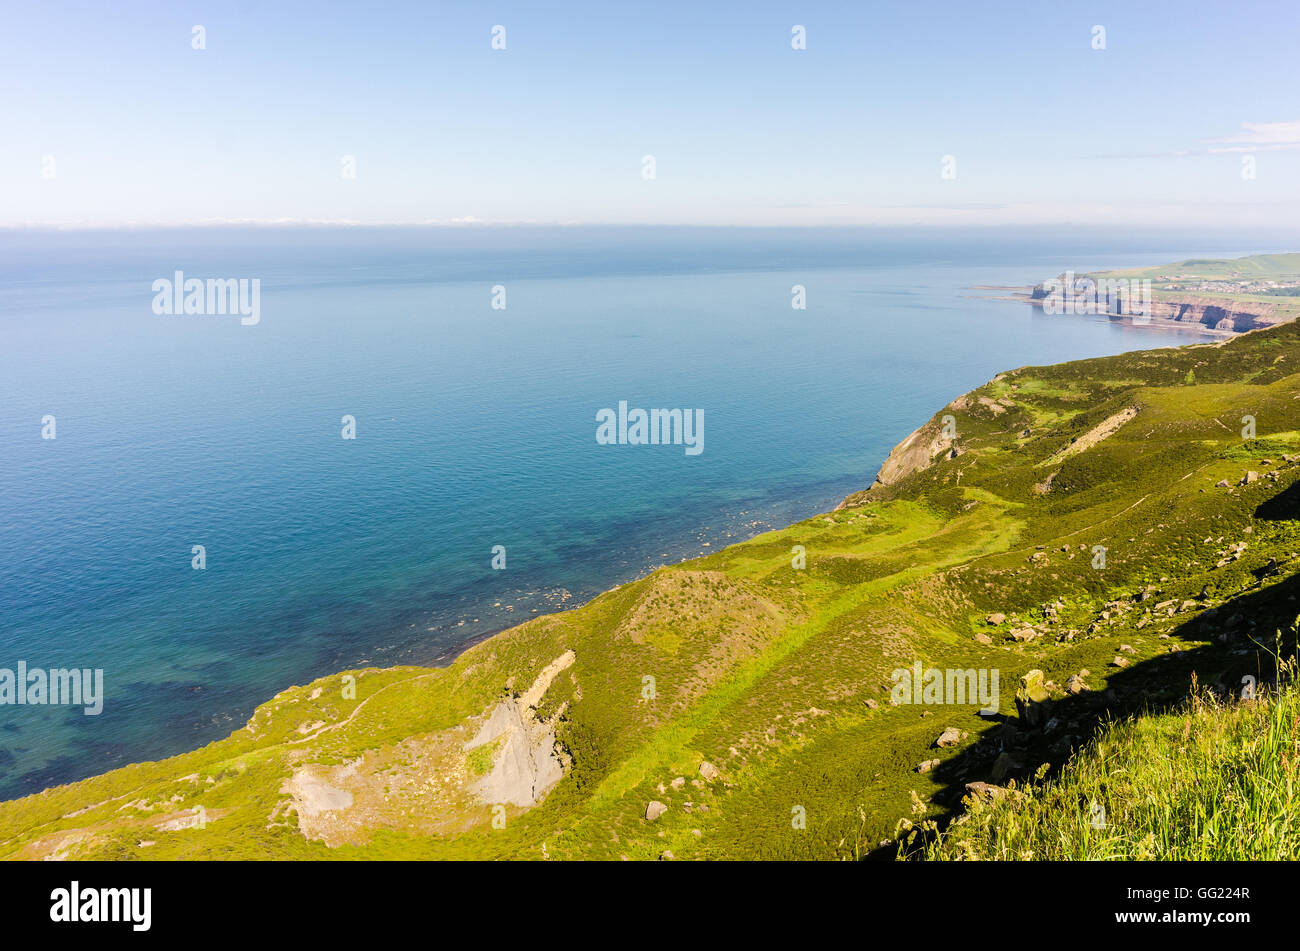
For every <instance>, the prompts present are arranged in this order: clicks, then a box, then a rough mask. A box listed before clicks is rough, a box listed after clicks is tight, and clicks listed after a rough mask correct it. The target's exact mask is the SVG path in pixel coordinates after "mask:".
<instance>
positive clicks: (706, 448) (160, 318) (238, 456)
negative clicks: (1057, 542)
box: [0, 225, 1300, 799]
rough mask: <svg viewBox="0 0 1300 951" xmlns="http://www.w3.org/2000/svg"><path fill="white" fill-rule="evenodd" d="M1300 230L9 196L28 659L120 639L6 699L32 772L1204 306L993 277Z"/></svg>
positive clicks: (1163, 257)
mask: <svg viewBox="0 0 1300 951" xmlns="http://www.w3.org/2000/svg"><path fill="white" fill-rule="evenodd" d="M1297 244H1300V241H1298V240H1297V239H1296V237H1295V236H1294V235H1280V234H1279V235H1260V234H1235V233H1225V234H1221V235H1215V234H1194V235H1189V234H1185V233H1155V232H1142V231H1128V232H1123V233H1119V234H1116V233H1113V232H1112V233H1107V232H1103V231H1100V230H1088V229H1086V228H1079V227H1073V226H1070V227H1066V226H1062V227H1059V228H1048V227H1042V228H1020V229H1012V228H985V229H961V228H946V229H940V228H931V229H919V228H917V229H906V228H888V229H886V228H771V229H762V228H752V229H747V228H677V227H631V226H627V227H620V226H560V225H529V226H522V225H521V226H513V227H505V226H478V225H465V226H455V227H424V228H417V227H407V228H402V227H360V226H351V227H348V226H316V227H304V226H287V225H286V226H250V227H240V226H210V227H195V228H187V229H174V230H167V229H147V228H141V229H134V230H133V229H120V230H77V229H67V230H42V229H11V230H5V231H0V670H4V669H8V670H16V669H17V667H18V665H19V663H23V664H25V665H26V667H27V668H28V669H29V670H30V669H33V668H39V669H44V670H50V669H55V668H77V669H84V670H102V672H103V674H102V676H103V696H102V709H101V710H100V712H99V713H97V714H87V713H86V712H85V709H84V707H82V706H74V705H68V704H64V705H50V704H25V705H21V706H20V705H17V704H0V798H6V799H7V798H13V797H17V796H22V795H26V794H28V793H32V792H37V791H39V790H41V789H43V788H45V787H47V786H50V785H54V784H59V783H66V782H69V781H73V780H76V779H80V778H83V777H85V776H89V775H93V774H96V773H100V772H103V771H105V770H108V769H112V768H114V767H117V766H121V765H124V764H127V763H131V762H136V761H141V760H156V759H160V758H163V757H166V756H169V755H172V754H176V753H180V752H183V751H186V750H189V749H193V748H195V747H197V746H200V745H202V744H204V743H207V742H210V741H212V740H215V739H219V738H221V737H223V736H225V735H227V734H229V733H230V732H231V731H233V730H235V729H238V728H239V727H241V726H242V725H243V724H244V722H245V721H246V720H247V718H248V717H249V715H250V714H251V712H252V711H253V709H254V708H255V707H256V706H257V705H258V704H259V703H262V702H265V701H266V700H268V699H269V698H270V697H272V696H273V695H274V694H276V693H277V692H279V691H280V690H283V689H284V688H286V687H289V686H291V685H294V684H303V683H306V682H308V681H310V680H312V679H314V678H316V677H320V676H323V675H325V674H329V673H331V672H334V671H338V670H344V669H350V668H356V667H365V666H393V665H399V664H420V665H432V664H446V663H448V662H449V661H450V660H451V659H453V658H454V657H455V656H456V655H457V654H458V653H459V652H460V651H462V650H463V649H464V648H465V647H466V646H468V645H470V644H472V643H474V642H476V641H478V640H481V639H482V638H484V637H486V636H488V635H490V634H492V633H494V632H496V631H500V630H503V629H505V628H507V627H510V626H512V625H515V624H518V623H521V622H523V621H525V620H527V619H529V618H531V617H536V616H537V615H538V614H542V613H548V612H554V611H563V610H569V609H572V608H573V607H576V606H578V605H580V604H582V603H583V602H584V601H586V600H589V599H590V598H592V597H593V596H595V595H596V594H598V593H600V592H601V591H603V590H606V589H608V588H610V587H613V586H615V585H618V584H621V583H624V582H627V581H629V580H632V579H635V578H637V577H639V576H642V575H644V574H645V573H647V572H649V571H651V570H653V569H654V568H655V567H657V566H659V565H663V564H671V563H675V562H679V561H681V560H682V559H685V558H691V557H695V556H698V555H700V554H704V553H708V552H710V551H717V550H718V549H719V548H721V547H722V546H725V545H727V544H731V543H734V542H737V541H741V540H743V539H746V538H749V537H752V536H753V535H755V534H758V533H760V532H763V531H767V530H770V529H772V528H777V527H781V526H784V525H788V524H790V523H792V522H795V521H798V520H800V519H804V518H808V517H810V516H812V515H815V514H817V513H819V512H823V511H827V510H829V509H831V508H833V507H834V506H835V505H836V504H837V503H838V502H839V501H840V500H841V499H842V498H843V497H844V496H845V495H847V494H848V493H850V492H853V491H855V490H858V489H862V488H865V487H866V486H868V485H870V483H871V482H872V480H873V477H874V475H875V472H876V470H877V468H878V467H879V465H880V463H881V461H882V460H883V459H884V458H885V456H886V455H887V454H888V452H889V450H890V448H891V447H892V446H894V445H895V444H896V443H898V441H899V440H901V439H902V438H904V437H905V436H906V435H907V434H908V433H909V432H910V431H911V430H913V429H914V428H916V427H917V426H918V425H920V424H921V423H922V422H924V421H925V420H926V419H928V418H929V417H930V416H931V415H932V414H933V413H934V412H935V411H937V410H938V409H939V408H940V407H941V406H943V405H944V404H945V403H947V402H948V401H949V400H951V399H952V398H954V397H955V396H957V395H959V394H961V393H963V392H965V391H967V390H969V389H971V388H973V387H976V386H978V385H980V384H981V383H983V382H984V381H986V380H988V379H989V378H990V377H992V376H994V375H995V374H997V373H998V372H1000V371H1002V370H1006V369H1009V368H1013V367H1019V366H1023V365H1036V364H1049V363H1056V362H1060V361H1064V360H1073V359H1078V358H1083V357H1092V356H1099V355H1103V354H1113V353H1118V352H1122V351H1127V350H1134V349H1144V348H1152V347H1166V346H1177V345H1181V344H1186V343H1192V342H1197V341H1198V340H1203V339H1205V338H1203V337H1201V336H1200V335H1198V334H1197V333H1196V332H1194V331H1188V332H1180V331H1168V330H1160V329H1154V328H1150V327H1135V326H1131V325H1126V324H1123V323H1119V322H1115V321H1112V320H1110V319H1107V318H1105V317H1086V316H1050V315H1045V314H1043V313H1042V312H1041V311H1039V310H1036V309H1034V308H1032V307H1030V306H1028V305H1027V304H1024V303H1019V302H1015V301H1012V300H1006V299H1000V298H1002V297H1004V296H1005V292H998V291H994V290H988V289H980V288H989V287H1011V286H1022V287H1023V286H1027V285H1029V284H1032V283H1034V282H1037V281H1040V280H1043V279H1045V278H1048V277H1052V276H1055V275H1057V274H1059V273H1061V272H1063V271H1065V270H1074V271H1076V272H1082V271H1089V270H1096V269H1100V268H1111V267H1131V266H1139V265H1148V264H1159V263H1164V262H1171V261H1175V260H1179V259H1184V258H1189V257H1223V256H1233V255H1240V254H1248V253H1254V252H1266V251H1283V250H1295V248H1296V246H1297ZM178 275H180V277H179V278H178ZM178 279H179V280H180V281H181V282H182V285H183V284H184V281H186V280H190V279H197V280H200V281H207V280H209V279H212V280H223V281H225V280H230V281H235V282H239V281H245V282H249V283H247V284H245V288H246V289H248V290H250V291H251V289H252V288H253V287H254V286H255V287H256V289H257V304H258V308H257V313H256V318H257V319H256V321H251V320H245V319H241V316H240V315H238V314H230V313H226V314H221V313H188V314H187V313H183V312H182V313H174V312H173V313H168V312H167V311H168V310H169V309H170V310H175V308H169V307H167V306H162V307H160V306H159V303H158V301H159V297H160V294H164V295H165V292H160V291H159V290H158V288H159V287H165V286H166V285H165V284H160V283H159V282H167V281H175V280H178ZM253 281H256V282H257V283H256V285H253V284H252V282H253ZM169 300H170V298H169ZM207 303H208V302H207V300H206V297H204V298H203V301H202V305H201V306H200V305H198V304H196V308H195V309H202V308H205V307H206V306H207ZM799 305H802V306H799ZM212 309H218V308H212ZM181 310H182V311H183V310H184V308H183V307H182V308H181ZM160 311H161V312H160ZM620 403H624V404H626V407H627V408H628V409H629V411H630V410H632V409H637V408H644V409H647V410H648V409H652V408H662V409H680V410H682V411H683V413H691V414H693V415H692V418H693V419H699V420H700V421H702V430H701V435H702V440H701V442H700V444H699V445H700V446H701V447H702V451H699V452H698V453H691V452H687V451H686V448H687V447H686V446H684V445H681V444H676V443H674V442H672V441H664V442H661V443H660V444H658V445H649V444H636V443H634V442H632V441H622V442H620V441H617V440H616V441H614V442H613V443H608V441H606V443H602V442H599V441H598V440H597V438H596V436H597V415H598V414H599V413H600V412H601V411H602V410H612V411H614V412H617V411H618V408H619V405H620ZM349 421H350V422H349ZM349 430H350V436H351V438H348V437H349ZM50 436H53V438H49V437H50Z"/></svg>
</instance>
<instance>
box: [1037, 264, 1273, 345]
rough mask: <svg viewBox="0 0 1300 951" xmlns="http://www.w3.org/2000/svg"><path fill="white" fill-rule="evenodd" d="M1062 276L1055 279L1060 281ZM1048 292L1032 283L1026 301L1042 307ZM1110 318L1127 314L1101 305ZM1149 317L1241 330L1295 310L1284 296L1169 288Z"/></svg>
mask: <svg viewBox="0 0 1300 951" xmlns="http://www.w3.org/2000/svg"><path fill="white" fill-rule="evenodd" d="M1064 278H1065V275H1061V276H1060V277H1058V278H1057V281H1058V282H1061V281H1064ZM1051 293H1052V291H1051V289H1049V288H1048V287H1047V282H1044V283H1042V284H1039V285H1037V286H1035V287H1034V288H1033V289H1032V290H1031V291H1030V293H1029V300H1030V303H1032V304H1035V305H1036V306H1039V307H1042V306H1044V304H1045V302H1046V301H1047V298H1048V297H1049V296H1050V295H1051ZM1100 312H1104V313H1107V314H1109V315H1110V316H1113V317H1128V316H1131V315H1129V314H1125V313H1124V312H1123V309H1122V307H1121V306H1114V305H1107V306H1103V307H1102V308H1101V311H1100ZM1150 316H1151V318H1152V319H1153V320H1164V321H1174V322H1177V323H1180V324H1198V325H1200V326H1201V327H1203V328H1204V329H1206V330H1215V331H1220V332H1224V333H1245V332H1246V331H1248V330H1259V329H1260V328H1262V327H1274V326H1276V325H1278V324H1284V323H1287V322H1288V321H1290V320H1294V319H1295V316H1296V314H1295V311H1294V310H1293V309H1292V308H1291V307H1290V306H1289V302H1288V301H1287V299H1285V298H1281V299H1279V300H1278V301H1277V303H1273V302H1264V301H1249V300H1237V299H1234V298H1232V297H1227V296H1218V297H1216V296H1213V295H1203V294H1184V293H1177V292H1173V291H1164V292H1156V294H1155V295H1154V296H1153V299H1152V301H1151V313H1150Z"/></svg>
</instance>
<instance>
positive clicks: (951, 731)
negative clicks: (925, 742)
mask: <svg viewBox="0 0 1300 951" xmlns="http://www.w3.org/2000/svg"><path fill="white" fill-rule="evenodd" d="M965 737H966V734H965V733H964V732H963V731H961V730H959V729H957V728H956V727H955V726H950V727H946V728H945V729H944V731H943V732H942V733H940V734H939V738H938V739H937V740H935V741H934V745H935V746H939V747H947V746H956V745H957V744H958V743H960V742H961V741H962V740H963V739H964V738H965Z"/></svg>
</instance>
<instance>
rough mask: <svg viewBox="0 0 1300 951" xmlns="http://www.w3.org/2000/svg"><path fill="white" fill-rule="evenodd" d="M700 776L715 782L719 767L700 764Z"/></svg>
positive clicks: (707, 763) (872, 701)
mask: <svg viewBox="0 0 1300 951" xmlns="http://www.w3.org/2000/svg"><path fill="white" fill-rule="evenodd" d="M867 705H868V706H870V707H872V708H875V706H876V703H875V701H874V700H869V701H867ZM700 775H701V776H702V777H704V779H706V780H709V781H712V780H714V779H717V778H718V767H716V766H714V765H713V764H712V763H710V762H709V761H708V760H705V761H704V762H703V763H701V764H700Z"/></svg>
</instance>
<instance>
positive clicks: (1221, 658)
mask: <svg viewBox="0 0 1300 951" xmlns="http://www.w3.org/2000/svg"><path fill="white" fill-rule="evenodd" d="M1294 489H1295V487H1292V488H1291V489H1287V490H1286V491H1285V492H1282V493H1281V494H1280V495H1279V496H1277V497H1275V498H1274V499H1272V500H1270V501H1269V502H1267V503H1265V504H1264V505H1262V506H1260V509H1261V513H1259V514H1258V517H1260V518H1268V517H1270V516H1269V515H1265V514H1262V510H1263V509H1265V508H1268V507H1270V506H1272V507H1273V508H1272V509H1271V510H1272V511H1280V510H1283V509H1284V508H1285V509H1286V510H1290V509H1289V508H1287V507H1289V506H1292V505H1300V493H1297V492H1296V491H1294ZM1271 517H1282V518H1288V517H1295V516H1287V515H1282V516H1277V515H1274V516H1271ZM1260 573H1261V572H1256V575H1257V578H1258V576H1259V575H1260ZM1268 580H1269V581H1271V580H1272V579H1268ZM1262 584H1263V579H1259V580H1257V581H1256V582H1255V584H1254V585H1252V587H1251V588H1249V589H1247V590H1246V591H1244V592H1242V593H1241V594H1239V595H1238V596H1237V597H1234V598H1231V599H1229V600H1228V601H1225V602H1223V603H1222V604H1220V605H1218V606H1217V607H1214V608H1211V609H1209V610H1207V611H1204V612H1202V613H1201V614H1199V615H1198V616H1197V617H1195V618H1193V619H1190V620H1188V621H1185V622H1184V623H1182V624H1180V625H1179V626H1178V627H1177V628H1175V629H1174V630H1173V631H1172V632H1170V635H1169V638H1168V640H1163V639H1162V640H1159V641H1158V642H1157V643H1159V644H1161V645H1167V646H1179V647H1182V644H1183V643H1184V642H1187V641H1195V642H1201V641H1210V642H1211V643H1210V644H1209V645H1205V644H1200V643H1198V645H1197V646H1195V647H1190V648H1182V649H1180V650H1179V651H1177V652H1172V651H1170V652H1167V653H1164V654H1160V655H1158V656H1155V657H1151V658H1149V659H1147V660H1143V661H1135V662H1133V664H1132V666H1130V667H1126V668H1124V669H1122V670H1119V672H1118V673H1115V674H1113V675H1112V676H1111V677H1110V680H1109V683H1108V685H1107V688H1106V689H1105V690H1104V691H1097V692H1093V691H1085V692H1083V693H1080V694H1078V695H1075V696H1070V695H1067V696H1065V697H1064V698H1060V699H1056V700H1054V701H1053V702H1052V703H1051V704H1050V706H1049V707H1048V709H1047V710H1046V711H1045V722H1044V723H1042V724H1040V725H1039V726H1037V727H1031V726H1030V725H1028V724H1027V723H1025V722H1023V721H1022V719H1021V717H1020V716H1017V715H999V716H997V717H994V718H993V720H994V721H995V725H994V726H992V727H989V726H987V724H986V721H985V718H982V717H980V716H979V715H978V714H977V713H976V712H975V710H974V708H973V707H972V708H961V711H962V712H959V713H957V714H956V715H955V716H952V717H947V718H944V717H940V716H935V717H934V719H933V722H934V724H935V725H936V727H937V729H936V731H935V735H936V736H937V735H938V734H939V732H940V731H941V730H942V729H943V728H944V727H945V726H948V725H953V726H958V727H959V728H961V729H964V730H968V731H970V732H971V733H972V734H975V733H976V732H977V731H980V730H983V731H984V732H983V735H982V736H980V738H979V739H978V740H977V741H976V742H975V743H973V744H972V745H970V746H969V747H967V748H966V749H964V750H963V751H962V752H961V753H960V754H958V755H957V756H954V757H953V758H951V759H948V760H945V761H944V762H943V763H942V764H940V765H939V766H938V767H936V768H935V770H934V774H933V775H934V778H935V779H936V780H937V781H938V782H939V783H940V785H941V786H942V789H941V790H940V791H939V792H938V793H937V794H936V795H935V796H934V797H933V802H934V804H935V805H938V806H940V807H941V808H942V809H943V812H942V813H941V815H939V816H936V817H933V818H935V819H936V820H937V821H938V823H939V827H940V828H941V829H942V828H944V827H946V826H947V824H948V823H949V822H951V821H952V820H953V819H954V818H956V817H957V816H958V815H960V814H961V813H962V812H963V811H964V807H963V806H962V799H963V798H964V797H965V796H966V795H967V789H966V784H967V783H974V782H985V783H994V779H995V778H994V770H995V766H997V765H1000V766H1001V767H1003V768H1007V767H1008V766H1009V768H1008V770H1007V772H1006V773H1005V774H1004V775H1002V776H1000V777H998V778H999V780H1000V782H1001V783H1003V784H1005V782H1006V781H1007V779H1011V778H1014V779H1015V780H1016V782H1017V783H1018V784H1024V783H1025V782H1026V781H1028V780H1031V779H1033V777H1034V776H1035V774H1036V773H1037V771H1038V770H1039V768H1041V767H1042V766H1043V764H1044V763H1046V764H1048V767H1047V771H1046V773H1045V774H1044V775H1045V778H1051V777H1052V776H1054V775H1055V774H1056V773H1058V772H1059V771H1060V768H1061V767H1062V766H1063V765H1064V763H1065V762H1066V760H1067V759H1068V758H1069V756H1070V754H1071V752H1072V751H1073V750H1074V749H1077V748H1078V747H1080V746H1082V745H1083V744H1085V743H1087V742H1088V741H1089V740H1090V739H1092V738H1093V737H1094V736H1095V735H1096V734H1097V733H1098V732H1099V731H1100V730H1101V729H1102V728H1103V726H1104V725H1105V724H1106V723H1107V722H1108V721H1110V720H1115V719H1123V718H1125V717H1131V716H1135V715H1138V714H1143V713H1159V712H1162V711H1167V710H1170V709H1172V708H1174V707H1176V706H1177V705H1179V704H1180V703H1182V701H1183V700H1184V699H1185V698H1186V697H1187V696H1188V693H1189V689H1190V687H1191V684H1192V674H1193V672H1195V675H1196V682H1197V683H1198V684H1199V685H1201V686H1202V687H1206V688H1208V689H1210V690H1213V691H1214V692H1215V693H1216V694H1217V695H1219V696H1220V697H1225V698H1226V697H1227V696H1229V695H1233V696H1237V695H1240V692H1241V689H1242V682H1243V681H1242V678H1243V677H1244V676H1246V675H1249V676H1251V677H1254V678H1255V681H1256V683H1258V684H1261V685H1263V684H1269V683H1271V682H1272V681H1273V680H1274V679H1275V674H1276V670H1275V666H1274V660H1273V655H1274V654H1280V655H1281V656H1284V657H1286V656H1293V655H1294V651H1295V648H1296V644H1295V634H1294V631H1295V627H1294V625H1295V623H1296V618H1297V615H1300V573H1298V574H1293V575H1291V576H1290V577H1288V578H1286V579H1285V580H1283V581H1281V582H1278V583H1276V584H1270V585H1269V586H1268V587H1263V586H1262ZM1166 597H1172V595H1166ZM1279 630H1280V631H1281V632H1282V634H1281V639H1280V641H1279V637H1278V634H1277V632H1278V631H1279ZM1131 637H1132V635H1127V634H1115V635H1109V634H1103V635H1101V636H1100V637H1099V638H1098V641H1099V642H1105V643H1107V644H1108V646H1110V645H1113V646H1114V647H1115V648H1116V649H1117V656H1119V654H1118V646H1119V645H1120V644H1121V643H1123V642H1124V641H1125V639H1126V638H1131ZM1101 673H1102V672H1101V671H1098V670H1093V671H1091V674H1090V675H1089V676H1088V677H1086V678H1084V679H1085V681H1086V682H1088V683H1089V684H1096V683H1098V682H1099V681H1100V677H1099V676H1098V675H1099V674H1101ZM1017 684H1018V681H1017V680H1013V679H1009V680H1008V681H1007V682H1004V683H1003V684H1002V685H1001V686H1002V692H1003V704H1002V707H1003V709H1006V707H1007V703H1006V701H1007V700H1008V699H1010V697H1011V696H1012V695H1014V692H1015V690H1016V687H1017ZM1062 686H1063V685H1062ZM967 711H969V712H967ZM1080 808H1081V809H1082V808H1084V807H1083V806H1081V807H1080ZM896 857H897V847H896V844H895V843H892V842H891V843H889V844H888V845H884V846H880V847H878V848H876V849H875V850H873V851H872V852H870V853H868V854H867V855H866V856H865V858H867V859H876V860H892V859H894V858H896Z"/></svg>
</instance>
